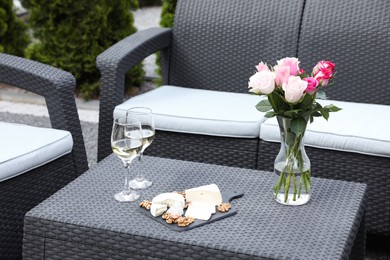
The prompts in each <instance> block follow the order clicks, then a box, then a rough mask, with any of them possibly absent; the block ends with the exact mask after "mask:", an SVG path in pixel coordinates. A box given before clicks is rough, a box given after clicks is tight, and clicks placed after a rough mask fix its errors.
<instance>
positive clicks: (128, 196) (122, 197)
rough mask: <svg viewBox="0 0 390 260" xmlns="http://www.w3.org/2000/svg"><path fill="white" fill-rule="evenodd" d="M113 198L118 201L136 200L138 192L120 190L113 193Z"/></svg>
mask: <svg viewBox="0 0 390 260" xmlns="http://www.w3.org/2000/svg"><path fill="white" fill-rule="evenodd" d="M114 198H115V199H116V200H117V201H120V202H130V201H135V200H137V199H138V198H139V194H138V193H136V192H131V193H125V192H123V191H121V192H119V193H117V194H115V195H114Z"/></svg>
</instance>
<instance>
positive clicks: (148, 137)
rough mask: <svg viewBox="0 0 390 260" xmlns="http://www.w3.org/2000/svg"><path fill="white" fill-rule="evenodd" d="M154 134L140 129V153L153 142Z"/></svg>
mask: <svg viewBox="0 0 390 260" xmlns="http://www.w3.org/2000/svg"><path fill="white" fill-rule="evenodd" d="M154 134H155V132H154V131H153V130H150V129H142V143H143V147H142V152H143V151H144V150H145V149H146V148H148V146H149V145H150V144H151V143H152V142H153V140H154Z"/></svg>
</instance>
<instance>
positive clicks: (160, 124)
mask: <svg viewBox="0 0 390 260" xmlns="http://www.w3.org/2000/svg"><path fill="white" fill-rule="evenodd" d="M260 100H261V97H260V96H256V95H251V94H241V93H230V92H220V91H211V90H201V89H192V88H183V87H175V86H161V87H158V88H156V89H154V90H152V91H149V92H147V93H145V94H142V95H138V96H135V97H134V98H131V99H129V100H127V101H126V102H124V103H123V104H121V105H119V106H117V107H116V108H115V110H114V118H116V117H119V116H124V115H125V114H126V111H127V110H128V109H129V108H130V107H137V106H143V107H149V108H151V109H152V111H153V115H154V120H155V125H156V129H159V130H164V131H173V132H182V133H191V134H203V135H212V136H227V137H242V138H258V137H259V127H260V123H261V122H263V121H264V120H265V118H264V113H260V112H259V111H257V109H256V108H255V106H256V104H257V103H258V102H259V101H260Z"/></svg>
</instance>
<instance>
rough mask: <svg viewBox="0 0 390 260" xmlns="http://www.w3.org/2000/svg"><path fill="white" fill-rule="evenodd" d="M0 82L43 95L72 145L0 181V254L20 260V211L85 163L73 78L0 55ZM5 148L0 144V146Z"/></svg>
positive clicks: (53, 120)
mask: <svg viewBox="0 0 390 260" xmlns="http://www.w3.org/2000/svg"><path fill="white" fill-rule="evenodd" d="M0 82H2V83H6V84H9V85H12V86H15V87H19V88H22V89H25V90H28V91H31V92H34V93H36V94H38V95H41V96H43V97H44V98H45V100H46V104H47V108H48V111H49V115H50V121H51V125H52V127H53V128H57V129H63V130H67V131H69V132H70V133H71V134H72V137H73V150H72V152H71V153H70V154H68V155H65V156H63V157H61V158H59V159H56V160H55V161H52V162H50V163H48V164H45V165H43V166H41V167H39V168H36V169H34V170H31V171H29V172H27V173H24V174H22V175H19V176H17V177H14V178H12V179H9V180H6V181H3V182H0V198H1V200H0V259H7V260H9V259H20V258H21V255H22V236H23V218H24V214H25V213H26V212H27V211H29V210H30V209H31V208H33V207H35V206H36V205H37V204H38V203H40V202H41V201H43V200H44V199H45V198H47V197H49V196H50V195H52V194H53V193H54V192H56V191H57V190H59V189H60V188H62V187H63V186H65V185H66V184H67V183H69V182H70V181H71V180H73V179H74V178H76V177H77V176H79V175H80V174H81V173H83V172H85V171H86V170H87V168H88V165H87V159H86V152H85V148H84V141H83V137H82V132H81V126H80V122H79V120H78V114H77V109H76V103H75V100H74V94H73V91H74V86H75V80H74V77H73V76H72V75H71V74H69V73H67V72H64V71H61V70H58V69H55V68H53V67H50V66H47V65H44V64H41V63H37V62H34V61H31V60H25V59H22V58H19V57H14V56H11V55H7V54H0ZM0 149H1V150H2V151H1V152H5V149H6V147H0Z"/></svg>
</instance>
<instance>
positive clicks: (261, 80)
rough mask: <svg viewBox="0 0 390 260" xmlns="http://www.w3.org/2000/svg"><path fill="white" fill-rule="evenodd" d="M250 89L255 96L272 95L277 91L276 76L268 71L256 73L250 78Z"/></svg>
mask: <svg viewBox="0 0 390 260" xmlns="http://www.w3.org/2000/svg"><path fill="white" fill-rule="evenodd" d="M248 88H250V90H249V92H252V93H255V94H266V95H268V94H270V93H272V91H274V89H275V74H274V73H273V72H271V71H267V70H262V71H261V72H256V73H255V74H254V75H253V76H252V77H250V78H249V83H248Z"/></svg>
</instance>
